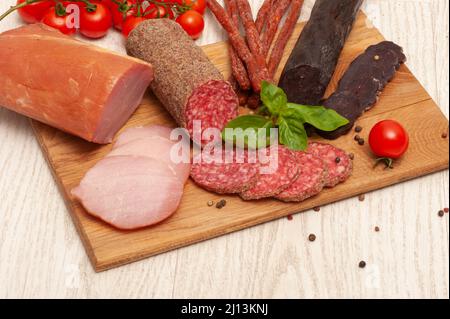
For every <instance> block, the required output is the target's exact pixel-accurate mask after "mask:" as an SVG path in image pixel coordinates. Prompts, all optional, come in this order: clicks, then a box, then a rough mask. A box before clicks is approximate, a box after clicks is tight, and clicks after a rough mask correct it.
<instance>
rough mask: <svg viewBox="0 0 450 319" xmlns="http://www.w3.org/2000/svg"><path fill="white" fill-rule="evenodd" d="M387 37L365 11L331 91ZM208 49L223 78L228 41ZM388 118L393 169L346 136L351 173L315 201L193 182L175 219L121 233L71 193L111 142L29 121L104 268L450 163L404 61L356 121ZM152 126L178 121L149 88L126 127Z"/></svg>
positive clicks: (443, 122)
mask: <svg viewBox="0 0 450 319" xmlns="http://www.w3.org/2000/svg"><path fill="white" fill-rule="evenodd" d="M302 26H303V24H299V25H298V26H297V28H296V30H295V32H294V34H293V36H292V38H291V40H290V42H289V44H288V46H287V49H286V52H285V56H284V59H283V61H282V63H281V66H280V68H279V70H278V75H279V73H280V72H281V70H282V66H283V65H284V63H285V61H286V59H287V57H288V56H289V53H290V52H291V49H292V47H293V45H294V44H295V41H296V39H297V37H298V35H299V34H300V32H301V29H302ZM382 40H383V37H382V35H381V34H380V33H379V32H378V31H377V30H376V29H375V28H373V27H371V23H370V22H369V21H367V19H366V16H365V15H364V14H362V13H360V14H359V16H358V19H357V21H356V24H355V26H354V28H353V30H352V33H351V34H350V37H349V39H348V41H347V43H346V45H345V48H344V50H343V52H342V55H341V59H340V61H339V64H338V67H337V70H336V73H335V76H334V78H333V80H332V82H331V85H330V88H329V90H328V93H327V94H329V93H330V92H332V91H333V90H334V88H335V87H336V83H337V81H338V79H339V78H340V77H341V75H342V74H343V72H344V71H345V70H346V69H347V67H348V65H349V63H350V62H351V61H352V60H353V59H354V58H355V57H356V56H357V55H359V54H360V53H362V52H363V51H364V50H365V48H366V47H367V46H369V45H371V44H375V43H378V42H380V41H382ZM203 49H204V51H205V52H206V54H207V55H208V56H209V58H210V59H211V61H212V62H213V63H214V64H215V65H216V66H217V67H218V68H219V69H220V71H222V72H223V74H224V75H225V77H228V74H229V71H230V70H229V63H228V61H229V60H228V55H227V52H228V50H227V44H226V43H225V42H220V43H215V44H212V45H208V46H205V47H203ZM406 53H407V52H406ZM388 118H389V119H396V120H398V121H400V122H401V123H402V124H403V125H404V127H405V128H406V129H407V131H408V132H409V135H410V147H409V150H408V152H407V153H406V154H405V156H404V157H403V158H402V159H401V160H399V161H398V162H396V163H395V168H394V169H392V170H384V169H383V168H382V166H379V167H378V168H376V169H374V168H373V163H374V157H373V156H372V154H371V152H370V149H369V146H368V145H367V143H366V144H365V145H364V146H360V145H358V144H357V143H356V142H355V141H354V140H353V136H354V133H349V134H348V135H347V136H343V137H341V138H339V139H338V140H336V141H332V142H331V144H333V145H336V146H338V147H341V148H343V149H345V150H346V151H347V152H349V153H350V152H351V153H354V155H355V160H354V171H353V175H352V177H350V179H349V180H347V181H346V182H345V183H343V184H340V185H338V186H337V187H335V188H332V189H326V190H324V191H323V192H322V193H321V194H320V195H318V196H316V197H314V198H311V199H308V200H306V201H304V202H302V203H296V204H286V203H282V202H279V201H277V200H273V199H267V200H260V201H252V202H244V201H242V200H241V199H240V198H239V197H238V196H218V195H216V194H213V193H209V192H207V191H204V190H202V189H200V188H199V187H197V186H196V185H195V184H194V183H193V182H192V181H190V180H189V181H188V183H187V185H186V187H185V193H184V196H183V199H182V202H181V205H180V207H179V209H178V210H177V212H176V213H175V214H174V215H173V216H172V217H170V218H169V219H167V220H166V221H164V222H162V223H160V224H158V225H156V226H153V227H148V228H145V229H141V230H137V231H120V230H117V229H114V228H112V227H110V226H108V225H107V224H105V223H103V222H101V221H100V220H98V219H96V218H93V217H91V216H89V215H88V214H86V212H85V211H84V209H83V208H82V207H81V206H80V204H79V203H77V202H76V201H74V199H73V198H72V196H71V195H70V190H71V189H72V188H73V187H74V186H76V185H78V183H79V182H80V180H81V178H82V177H83V176H84V174H85V173H86V171H87V170H88V169H89V168H91V167H92V166H93V165H94V164H95V163H96V162H97V161H98V160H100V159H101V158H103V157H104V156H105V154H106V153H107V152H109V150H110V149H111V145H106V146H99V145H95V144H92V143H88V142H85V141H83V140H81V139H79V138H77V137H74V136H71V135H68V134H65V133H63V132H61V131H59V130H56V129H54V128H51V127H49V126H46V125H44V124H41V123H38V122H35V121H32V126H33V128H34V131H35V133H36V136H37V138H38V140H39V143H40V144H41V146H42V149H43V151H44V154H45V156H46V157H47V160H48V162H49V164H50V167H51V169H52V171H53V173H54V176H55V179H56V181H57V182H58V184H59V186H60V189H61V191H62V194H63V196H64V198H65V199H66V202H67V204H68V208H69V211H70V214H71V215H72V218H73V220H74V222H75V225H76V227H77V229H78V232H79V233H80V236H81V239H82V240H83V243H84V246H85V247H86V251H87V253H88V255H89V257H90V259H91V261H92V264H93V266H94V268H95V270H96V271H102V270H106V269H108V268H112V267H116V266H120V265H123V264H125V263H129V262H132V261H136V260H139V259H142V258H145V257H149V256H152V255H156V254H159V253H162V252H166V251H168V250H171V249H175V248H179V247H182V246H187V245H190V244H192V243H196V242H199V241H202V240H206V239H210V238H213V237H216V236H220V235H223V234H226V233H230V232H232V231H236V230H240V229H243V228H246V227H250V226H253V225H256V224H260V223H263V222H267V221H270V220H273V219H276V218H280V217H282V216H286V215H289V214H293V213H297V212H301V211H304V210H307V209H311V208H312V207H315V206H322V205H325V204H327V203H331V202H335V201H338V200H341V199H344V198H348V197H352V196H355V195H358V194H361V193H366V192H369V191H373V190H375V189H379V188H382V187H386V186H388V185H392V184H395V183H399V182H403V181H405V180H408V179H412V178H415V177H418V176H422V175H425V174H428V173H432V172H436V171H439V170H443V169H446V168H448V163H449V143H448V138H443V137H442V133H443V132H448V120H447V119H446V118H445V116H444V115H443V114H442V112H441V111H440V109H439V108H438V106H437V105H436V104H435V103H434V102H433V101H432V99H431V98H430V96H429V95H428V94H427V92H426V91H425V90H424V88H423V87H422V86H421V85H420V83H419V82H418V81H417V79H416V78H415V77H414V75H413V74H411V72H410V71H409V69H408V68H407V67H406V66H402V67H401V68H400V70H399V71H398V72H397V74H396V76H395V78H394V79H393V81H392V82H391V83H390V84H389V85H388V86H387V87H386V89H385V90H384V91H383V93H382V95H381V96H380V100H379V102H378V104H377V105H376V106H375V107H374V108H373V109H372V110H370V111H369V112H367V113H366V114H364V115H363V116H362V117H361V119H360V120H359V121H358V123H357V124H358V125H360V126H362V127H363V131H362V132H361V133H360V135H361V136H362V137H364V138H365V139H366V140H367V137H368V133H369V131H370V128H371V127H372V126H373V125H374V124H375V123H376V122H377V121H379V120H382V119H388ZM147 124H168V125H172V126H173V125H175V123H174V122H173V120H172V119H171V118H170V116H169V115H168V113H167V112H166V111H165V110H164V108H163V106H162V105H161V104H160V103H159V102H158V101H157V100H156V99H155V97H153V95H152V94H151V93H150V92H148V93H147V94H146V96H145V98H144V100H143V101H142V105H141V106H140V107H139V109H138V110H137V111H136V113H135V114H134V115H133V117H132V118H131V119H130V120H129V121H128V123H127V125H126V127H131V126H140V125H147ZM221 198H225V199H226V200H227V205H226V206H225V207H224V208H223V209H217V208H215V207H208V206H207V205H206V203H207V201H209V200H214V201H217V200H219V199H221ZM149 200H151V199H149ZM380 200H382V199H381V198H380ZM60 213H63V212H60Z"/></svg>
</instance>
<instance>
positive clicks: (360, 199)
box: [358, 194, 366, 202]
mask: <svg viewBox="0 0 450 319" xmlns="http://www.w3.org/2000/svg"><path fill="white" fill-rule="evenodd" d="M358 199H359V201H360V202H363V201H364V200H365V199H366V195H364V194H361V195H359V196H358Z"/></svg>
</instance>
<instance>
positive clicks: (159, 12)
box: [144, 4, 174, 19]
mask: <svg viewBox="0 0 450 319" xmlns="http://www.w3.org/2000/svg"><path fill="white" fill-rule="evenodd" d="M144 17H145V18H146V19H157V18H169V19H173V18H174V15H173V11H172V9H171V8H169V7H168V6H166V7H164V6H158V5H155V4H151V5H149V6H148V8H147V9H145V11H144Z"/></svg>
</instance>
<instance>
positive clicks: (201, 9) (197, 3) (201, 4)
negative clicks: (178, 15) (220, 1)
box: [182, 0, 206, 14]
mask: <svg viewBox="0 0 450 319" xmlns="http://www.w3.org/2000/svg"><path fill="white" fill-rule="evenodd" d="M182 2H184V4H185V5H188V6H190V7H191V10H195V11H197V12H198V13H200V14H204V13H205V10H206V0H183V1H182Z"/></svg>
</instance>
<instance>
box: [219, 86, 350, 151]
mask: <svg viewBox="0 0 450 319" xmlns="http://www.w3.org/2000/svg"><path fill="white" fill-rule="evenodd" d="M261 101H262V102H263V105H262V106H261V107H260V109H259V110H258V114H259V115H242V116H238V117H237V118H235V119H233V120H231V121H230V122H228V124H227V125H226V126H225V129H224V131H223V132H222V137H223V139H224V140H225V141H228V142H234V143H235V142H236V140H237V138H241V139H244V142H245V145H246V146H249V145H256V147H259V146H262V145H263V144H262V143H261V141H263V140H264V141H265V146H267V145H268V144H269V143H270V136H269V133H270V128H273V127H275V124H276V126H277V127H278V132H279V134H278V135H279V136H278V137H279V142H280V144H283V145H286V146H287V147H288V148H290V149H293V150H305V149H306V147H307V146H308V136H307V134H306V130H305V127H304V124H305V123H308V124H310V125H312V126H314V127H316V128H318V129H319V130H322V131H334V130H336V129H337V128H339V127H341V126H344V125H346V124H348V120H347V119H346V118H345V117H342V116H341V115H339V114H338V113H337V112H336V111H334V110H331V109H327V108H326V107H323V106H311V105H301V104H295V103H289V102H288V101H287V97H286V94H285V93H284V91H283V90H282V89H281V88H279V87H277V86H276V85H273V84H270V83H268V82H266V81H264V82H263V83H262V85H261ZM261 114H266V116H263V115H261ZM274 123H275V124H274ZM227 128H228V129H230V128H233V129H236V128H240V129H241V130H237V131H236V132H238V133H236V134H225V132H226V131H227V130H226V129H227ZM228 132H230V130H228ZM243 132H244V133H243ZM230 135H231V137H230Z"/></svg>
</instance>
